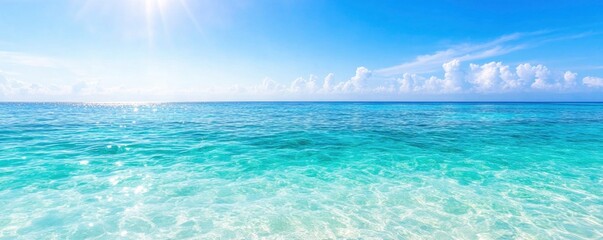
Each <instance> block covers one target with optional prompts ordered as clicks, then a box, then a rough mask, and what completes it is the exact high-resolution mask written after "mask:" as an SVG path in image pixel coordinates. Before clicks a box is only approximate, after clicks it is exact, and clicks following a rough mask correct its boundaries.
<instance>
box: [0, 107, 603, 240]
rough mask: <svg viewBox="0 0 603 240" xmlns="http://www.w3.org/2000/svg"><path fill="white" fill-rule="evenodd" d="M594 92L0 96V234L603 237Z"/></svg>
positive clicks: (602, 137)
mask: <svg viewBox="0 0 603 240" xmlns="http://www.w3.org/2000/svg"><path fill="white" fill-rule="evenodd" d="M602 186H603V104H587V103H583V104H516V103H513V104H485V103H482V104H477V103H474V104H469V103H463V104H460V103H429V104H428V103H405V104H403V103H196V104H184V103H181V104H138V105H120V104H50V103H48V104H25V103H5V104H0V213H1V214H0V239H14V238H22V239H41V238H43V239H49V238H50V239H52V238H55V239H67V238H70V239H82V238H96V239H115V238H124V239H144V238H152V239H182V238H188V237H191V238H193V237H194V238H204V239H207V238H220V239H224V238H245V239H249V238H279V239H324V238H364V239H371V238H379V239H381V238H388V239H391V238H401V239H450V238H461V239H476V238H483V239H516V238H523V239H526V238H527V239H531V238H533V239H550V238H567V239H601V238H603V187H602Z"/></svg>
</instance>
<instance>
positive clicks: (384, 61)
mask: <svg viewBox="0 0 603 240" xmlns="http://www.w3.org/2000/svg"><path fill="white" fill-rule="evenodd" d="M602 9H603V2H601V1H594V0H593V1H547V2H546V3H544V2H536V1H532V2H530V1H528V2H526V1H515V0H513V1H500V2H499V1H464V2H463V3H462V4H461V3H458V2H456V1H444V0H441V1H430V2H429V3H426V2H410V1H317V0H316V1H310V0H295V1H276V0H275V1H272V0H268V1H247V0H242V1H236V0H223V1H211V0H200V1H192V0H82V1H76V0H71V1H67V0H65V1H60V0H59V1H42V0H29V1H17V0H0V29H2V31H0V101H240V100H388V101H396V100H399V101H603V47H602V46H603V45H602V44H601V43H602V42H603V11H602Z"/></svg>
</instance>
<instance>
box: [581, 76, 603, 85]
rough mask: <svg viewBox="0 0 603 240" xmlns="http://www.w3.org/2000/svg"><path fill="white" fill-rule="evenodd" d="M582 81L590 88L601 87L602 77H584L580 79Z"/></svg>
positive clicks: (602, 83)
mask: <svg viewBox="0 0 603 240" xmlns="http://www.w3.org/2000/svg"><path fill="white" fill-rule="evenodd" d="M582 83H583V84H584V85H586V86H588V87H591V88H601V87H603V78H600V77H585V78H583V79H582Z"/></svg>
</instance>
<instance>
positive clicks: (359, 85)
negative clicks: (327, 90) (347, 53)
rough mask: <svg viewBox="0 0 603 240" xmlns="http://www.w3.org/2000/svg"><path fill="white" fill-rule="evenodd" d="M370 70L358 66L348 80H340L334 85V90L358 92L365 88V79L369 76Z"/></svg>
mask: <svg viewBox="0 0 603 240" xmlns="http://www.w3.org/2000/svg"><path fill="white" fill-rule="evenodd" d="M371 74H372V73H371V71H370V70H368V69H367V68H365V67H358V68H357V69H356V75H354V76H353V77H352V78H350V80H348V81H345V82H341V83H339V84H338V85H336V86H335V90H336V91H339V92H359V91H362V90H364V89H365V85H366V80H367V79H368V78H369V77H370V76H371Z"/></svg>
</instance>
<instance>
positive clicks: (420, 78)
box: [0, 31, 603, 101]
mask: <svg viewBox="0 0 603 240" xmlns="http://www.w3.org/2000/svg"><path fill="white" fill-rule="evenodd" d="M546 34H547V32H542V31H541V32H533V33H516V34H511V35H506V36H502V37H500V38H497V39H495V40H493V41H490V42H487V43H482V44H463V45H457V46H454V47H452V48H449V49H446V50H442V51H437V52H436V53H434V54H429V55H421V56H417V57H416V58H415V60H413V61H411V62H407V63H403V64H400V65H397V66H393V67H388V68H382V69H376V70H371V69H368V68H366V67H363V66H361V67H358V68H356V71H355V73H354V74H353V75H352V76H351V77H349V78H339V79H337V77H336V75H335V74H333V73H329V74H327V75H326V76H324V78H323V77H320V76H316V75H309V76H308V77H298V78H296V79H293V80H292V81H289V82H285V81H275V80H273V79H271V78H265V79H264V80H262V81H261V82H260V83H258V84H255V85H254V84H251V85H240V84H234V85H229V86H215V85H214V86H201V85H190V86H186V87H182V85H180V87H178V86H177V85H176V84H172V83H169V82H168V83H165V84H163V85H158V84H162V83H157V82H159V81H156V82H155V83H152V82H151V81H146V82H144V83H145V84H139V85H129V86H128V85H122V83H125V82H123V81H121V80H125V79H127V78H128V77H141V76H140V75H137V74H131V75H128V76H121V74H120V76H119V77H115V76H114V75H115V74H113V75H112V73H111V71H110V70H111V68H110V67H106V66H105V67H104V68H103V69H106V70H107V71H101V72H100V73H101V74H96V73H98V71H97V72H96V73H95V72H94V71H88V70H86V67H90V66H89V65H91V64H86V63H75V62H73V61H71V62H70V61H65V60H61V59H55V58H49V57H45V56H36V55H32V54H27V53H19V52H8V51H0V68H3V69H0V101H199V100H325V99H326V100H329V99H344V100H363V99H376V98H379V97H380V96H384V95H387V96H389V97H391V99H394V100H395V99H397V98H403V97H406V96H413V97H417V96H419V97H421V96H448V95H455V94H473V95H476V96H477V95H480V96H483V95H484V94H506V93H519V94H524V95H523V96H520V95H517V96H519V97H520V98H521V97H525V96H528V95H529V94H533V93H547V94H550V96H551V98H554V96H555V94H564V93H600V92H602V91H603V78H601V77H598V76H583V77H582V76H580V75H579V74H578V73H576V72H573V71H568V70H559V69H549V68H548V67H547V66H545V65H542V64H534V63H529V62H526V63H521V64H517V65H506V64H504V63H503V62H501V61H489V62H486V63H483V62H482V63H481V64H480V63H472V61H476V60H483V59H487V58H492V57H495V56H501V55H504V54H507V53H509V52H513V51H517V50H520V49H522V48H524V47H525V46H526V45H525V42H526V41H523V38H529V37H534V36H541V37H542V36H544V37H545V38H546V37H547V36H548V35H546ZM583 36H584V35H575V36H570V37H567V38H569V39H574V38H579V37H583ZM567 38H558V39H567ZM520 39H521V40H522V42H524V44H519V43H518V40H520ZM555 40H556V39H551V38H547V39H546V40H545V41H555ZM532 42H537V41H532ZM540 42H542V41H540ZM6 69H10V70H11V72H7V71H3V70H6ZM45 69H46V70H47V69H55V70H56V69H59V70H60V71H61V75H57V76H56V77H55V78H54V79H49V78H46V76H47V75H46V74H44V73H46V72H45V71H38V70H45ZM29 70H32V71H30V72H32V73H40V74H36V75H31V74H30V75H27V74H28V73H29V72H28V71H29ZM172 72H173V71H172ZM172 72H170V71H165V74H164V75H161V76H160V77H164V78H165V79H170V78H173V77H176V76H175V75H170V74H169V73H172ZM102 73H106V74H105V75H103V74H102ZM161 73H164V72H161ZM193 73H194V72H191V73H189V74H188V75H186V74H184V75H178V76H180V77H183V76H186V77H190V75H191V74H193ZM65 74H68V75H65ZM24 75H27V76H24ZM147 75H149V76H152V77H157V76H158V74H156V73H155V72H152V73H151V74H147ZM40 76H42V77H41V78H40ZM145 76H146V75H145ZM145 76H142V77H145ZM197 77H199V78H203V77H204V76H197ZM110 78H112V80H111V81H108V79H110ZM149 79H151V78H149ZM28 80H29V81H28ZM53 80H54V81H53ZM140 81H142V80H140ZM170 81H171V79H170ZM438 99H442V98H438ZM444 99H445V97H444ZM598 99H603V98H598ZM514 100H521V99H514Z"/></svg>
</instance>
